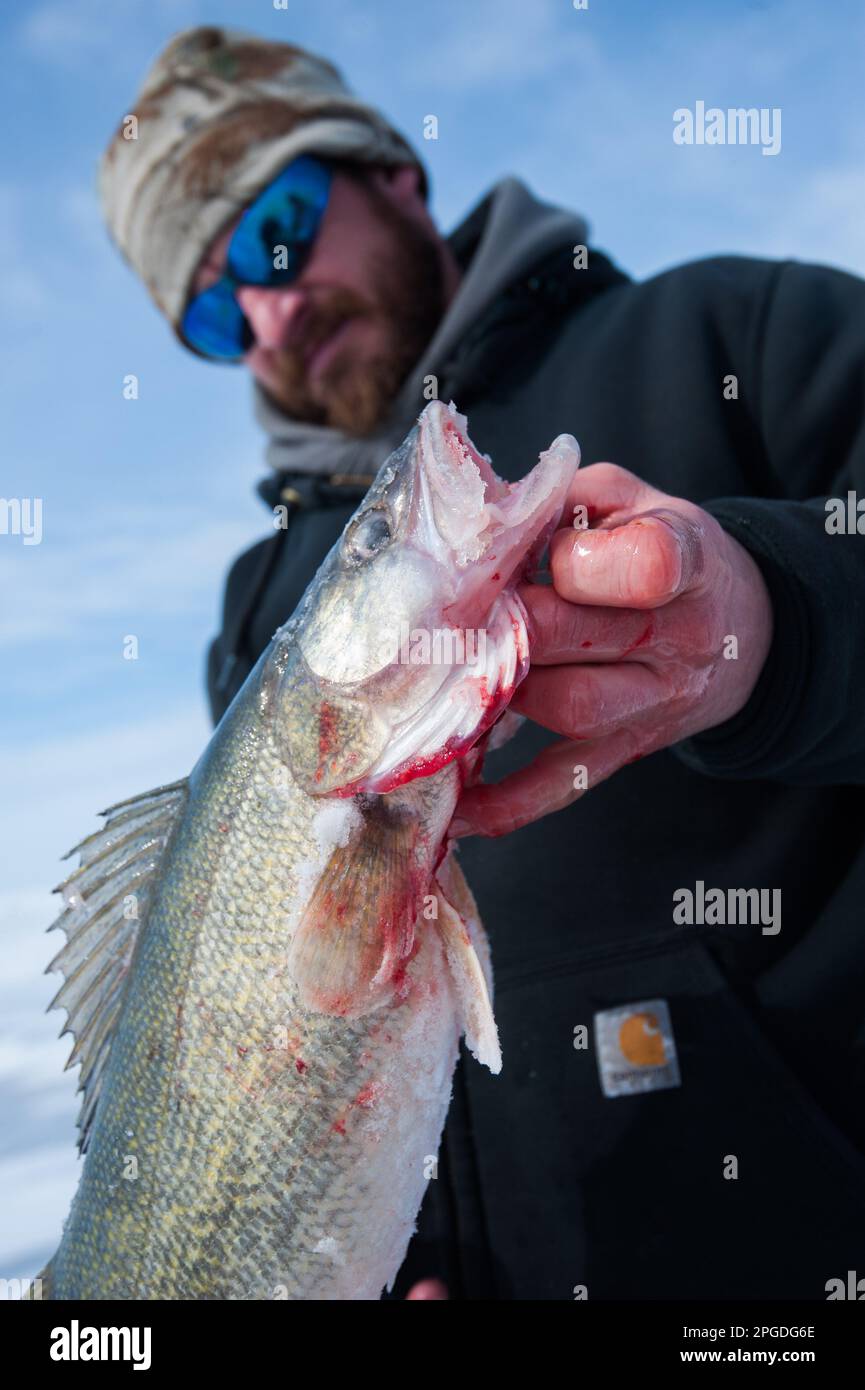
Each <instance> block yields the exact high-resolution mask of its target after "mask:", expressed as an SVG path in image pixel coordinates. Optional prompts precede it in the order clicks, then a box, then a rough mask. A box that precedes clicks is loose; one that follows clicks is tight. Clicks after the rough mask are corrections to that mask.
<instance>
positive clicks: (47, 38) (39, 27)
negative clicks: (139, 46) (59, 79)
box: [18, 0, 207, 66]
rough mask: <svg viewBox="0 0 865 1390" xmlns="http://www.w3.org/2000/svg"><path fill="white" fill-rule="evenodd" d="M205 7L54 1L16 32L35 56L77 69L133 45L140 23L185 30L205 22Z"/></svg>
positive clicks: (162, 1) (184, 0)
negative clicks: (91, 60)
mask: <svg viewBox="0 0 865 1390" xmlns="http://www.w3.org/2000/svg"><path fill="white" fill-rule="evenodd" d="M202 8H203V7H202V6H201V5H199V4H196V3H195V0H112V3H111V4H110V5H106V4H105V3H104V0H51V3H48V4H43V5H39V6H37V8H36V9H33V10H31V12H30V13H29V14H28V15H27V18H26V19H25V20H24V21H23V23H22V24H21V26H20V28H19V31H18V33H19V39H20V42H21V43H22V44H23V46H24V47H25V48H26V49H27V50H28V52H30V53H31V54H32V55H33V56H34V57H37V58H41V59H46V60H49V61H51V62H56V63H61V64H63V65H64V66H75V65H77V64H80V63H81V62H83V61H85V60H87V59H92V58H93V57H94V56H96V55H98V54H103V53H110V52H112V51H113V52H115V53H116V52H117V50H118V48H121V47H129V46H130V44H134V43H135V40H136V34H135V27H136V26H137V25H140V26H141V27H143V28H145V29H146V28H148V27H150V22H152V21H154V20H155V21H157V22H158V24H160V25H165V24H170V25H171V26H172V27H176V28H177V29H182V28H185V27H186V26H187V25H188V24H192V23H194V22H195V21H196V19H200V20H202V21H205V20H206V18H207V16H206V14H203V13H202ZM166 37H167V36H166Z"/></svg>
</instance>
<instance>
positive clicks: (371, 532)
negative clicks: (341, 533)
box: [344, 505, 393, 560]
mask: <svg viewBox="0 0 865 1390" xmlns="http://www.w3.org/2000/svg"><path fill="white" fill-rule="evenodd" d="M392 540H393V527H392V523H391V518H390V513H389V511H388V509H387V508H386V507H384V506H382V505H378V506H373V507H368V508H367V510H366V511H365V512H362V513H361V515H360V516H359V517H356V518H355V520H354V521H353V522H352V523H351V525H350V526H349V529H348V532H347V534H346V538H345V543H344V550H345V552H346V553H347V555H348V556H349V558H350V559H353V560H371V559H372V557H373V556H374V555H377V554H378V553H379V552H380V551H382V550H384V549H385V547H386V546H388V545H390V542H391V541H392Z"/></svg>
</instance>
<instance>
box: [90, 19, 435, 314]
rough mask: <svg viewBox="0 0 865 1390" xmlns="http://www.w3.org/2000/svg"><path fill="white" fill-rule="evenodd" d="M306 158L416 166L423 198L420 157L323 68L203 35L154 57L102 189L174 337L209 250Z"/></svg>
mask: <svg viewBox="0 0 865 1390" xmlns="http://www.w3.org/2000/svg"><path fill="white" fill-rule="evenodd" d="M132 116H134V117H135V120H134V121H133V120H131V119H130V117H132ZM304 153H307V154H317V155H321V156H323V157H327V156H328V155H330V156H331V157H332V158H339V159H356V160H358V161H366V162H367V163H375V164H414V165H415V166H416V167H417V168H418V169H419V171H420V176H421V188H422V192H423V196H424V197H427V196H428V185H427V177H426V172H425V170H424V168H423V165H422V164H421V162H420V159H419V158H418V156H417V154H416V153H415V152H414V150H413V149H412V148H411V146H410V145H409V144H408V142H407V141H406V140H405V139H404V138H403V137H402V136H401V135H400V134H399V132H398V131H396V130H394V128H393V127H392V126H391V125H389V124H388V122H387V121H386V120H385V119H384V117H383V116H382V115H380V113H379V112H378V111H376V110H374V109H373V107H371V106H366V105H365V104H364V103H363V102H361V101H358V100H357V98H356V97H354V96H353V95H352V93H351V91H350V90H349V88H348V87H347V86H346V84H345V82H344V80H343V78H342V76H341V74H340V73H339V72H338V70H337V69H336V68H335V67H334V66H333V65H332V64H331V63H329V62H327V61H326V59H324V58H319V57H317V56H316V55H315V54H313V53H308V52H306V50H305V49H302V48H297V47H295V46H294V45H293V44H288V43H276V42H273V41H272V40H269V39H259V38H255V37H254V36H252V35H250V34H244V33H240V32H238V31H236V30H231V29H217V28H212V27H209V26H207V27H200V28H196V29H187V30H186V31H185V32H184V33H182V34H178V35H177V36H176V37H175V38H174V39H172V41H171V42H170V43H169V45H168V47H167V48H166V49H165V51H164V52H163V53H162V54H161V55H160V56H159V57H158V58H157V60H156V62H155V63H154V65H153V67H152V68H151V69H150V72H149V73H148V74H147V76H146V78H145V80H144V84H143V86H142V87H141V90H140V92H139V93H138V97H137V100H136V103H135V105H134V107H133V109H132V111H131V112H130V114H129V115H128V116H126V117H124V119H123V120H122V121H121V123H120V126H119V127H118V130H117V132H116V134H115V135H114V137H113V139H112V140H111V143H110V144H109V146H108V148H107V150H106V152H105V154H104V156H103V158H102V164H101V167H100V180H99V186H100V196H101V199H102V207H103V211H104V214H105V219H106V222H107V224H108V228H109V231H110V233H111V236H112V238H113V239H114V241H115V242H116V243H117V246H118V247H119V248H120V250H121V252H122V253H123V255H124V256H125V258H126V260H127V261H128V262H129V264H130V265H131V266H132V268H133V269H134V270H135V271H136V272H137V273H138V274H139V275H140V276H141V278H142V280H143V281H144V283H145V285H146V286H147V288H148V290H149V291H150V293H151V295H152V296H153V298H154V300H155V301H156V303H157V305H158V306H159V308H160V309H161V310H162V312H163V313H164V314H165V315H166V317H167V318H168V319H169V321H170V322H171V324H172V325H173V326H174V328H175V330H177V328H178V325H179V323H180V320H181V318H182V315H183V311H184V309H185V307H186V300H187V296H188V293H189V286H190V282H191V280H192V278H193V276H194V274H195V271H196V268H197V267H198V264H199V262H200V261H201V258H202V256H203V255H204V253H205V251H206V250H207V248H208V247H209V246H210V244H211V243H212V242H213V240H214V239H215V238H216V237H217V236H218V235H219V233H220V231H221V230H222V229H223V228H224V227H225V226H226V225H227V224H228V223H229V222H231V221H232V220H233V219H234V218H235V217H236V216H237V214H238V213H239V212H240V211H241V210H242V208H243V207H245V206H246V204H247V203H249V202H250V201H251V199H253V198H254V197H255V196H256V194H258V193H259V192H260V191H261V189H262V188H264V187H266V185H267V184H268V183H269V182H270V181H271V179H273V178H275V177H276V175H277V174H278V173H279V171H280V169H282V168H284V167H285V165H286V164H288V163H289V162H290V161H291V160H292V159H294V158H296V157H297V156H298V155H300V154H304Z"/></svg>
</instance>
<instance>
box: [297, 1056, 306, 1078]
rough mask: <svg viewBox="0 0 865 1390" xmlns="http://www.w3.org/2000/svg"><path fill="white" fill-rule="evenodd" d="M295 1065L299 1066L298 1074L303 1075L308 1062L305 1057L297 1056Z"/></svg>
mask: <svg viewBox="0 0 865 1390" xmlns="http://www.w3.org/2000/svg"><path fill="white" fill-rule="evenodd" d="M294 1065H295V1067H296V1068H297V1073H298V1076H303V1073H304V1072H305V1071H306V1062H305V1061H304V1060H303V1058H302V1057H295V1059H294Z"/></svg>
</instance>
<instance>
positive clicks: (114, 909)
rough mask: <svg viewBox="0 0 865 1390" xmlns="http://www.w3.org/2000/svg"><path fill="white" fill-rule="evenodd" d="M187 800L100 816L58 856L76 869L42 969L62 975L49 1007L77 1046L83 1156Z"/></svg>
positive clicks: (178, 787) (174, 798)
mask: <svg viewBox="0 0 865 1390" xmlns="http://www.w3.org/2000/svg"><path fill="white" fill-rule="evenodd" d="M186 794H187V784H186V780H185V779H184V780H183V781H181V782H172V784H171V785H170V786H167V787H157V788H156V789H155V790H154V791H150V792H145V793H144V794H143V795H142V796H136V797H131V798H130V799H129V800H128V801H121V802H119V803H118V804H117V805H116V806H109V808H108V810H107V811H102V812H101V814H102V815H103V816H104V817H105V824H104V825H103V826H102V829H101V830H97V831H95V832H94V833H93V834H92V835H88V836H87V838H86V839H85V840H82V841H81V843H80V844H78V845H76V846H75V848H74V849H71V850H70V851H69V854H67V855H65V856H64V857H65V858H67V859H68V858H69V855H71V854H75V853H76V851H77V853H78V856H79V865H78V868H77V869H74V870H73V871H72V872H71V873H70V874H69V875H68V877H67V878H65V879H64V881H63V882H62V883H61V884H59V885H58V887H57V888H55V890H54V891H55V893H62V894H63V898H64V901H65V903H66V907H65V909H64V911H63V912H61V914H60V916H59V917H58V918H57V921H56V922H54V923H53V924H52V926H50V927H49V928H48V930H49V931H53V930H54V928H55V927H61V928H62V929H63V931H64V932H65V933H66V945H65V946H64V947H63V948H62V950H60V951H58V953H57V955H56V956H55V957H54V959H53V960H52V962H51V964H50V965H49V966H48V970H49V971H52V970H59V971H61V972H62V974H63V984H62V985H61V986H60V989H59V990H58V991H57V993H56V995H55V996H54V998H53V999H52V1001H51V1003H50V1004H49V1005H48V1007H49V1009H55V1008H65V1009H66V1010H67V1017H66V1024H65V1026H64V1028H63V1030H62V1032H61V1034H60V1036H61V1037H62V1036H63V1034H64V1033H72V1034H73V1035H74V1038H75V1044H74V1046H73V1048H72V1054H71V1056H70V1058H69V1061H68V1062H67V1064H66V1065H67V1068H69V1067H72V1066H75V1065H76V1064H77V1063H79V1062H80V1063H81V1076H80V1081H79V1085H78V1089H79V1091H83V1092H84V1099H83V1100H82V1103H81V1113H80V1115H79V1117H78V1129H79V1135H78V1148H79V1151H80V1152H81V1153H84V1151H85V1149H86V1148H87V1140H88V1136H89V1134H90V1129H91V1126H92V1123H93V1116H94V1114H95V1111H96V1104H97V1101H98V1099H99V1089H100V1085H101V1082H102V1077H103V1075H104V1072H105V1063H106V1060H107V1058H108V1055H109V1052H110V1049H111V1038H112V1035H113V1032H114V1024H115V1022H116V1020H117V1014H118V1010H119V1007H120V1001H121V999H122V997H123V984H124V981H125V979H126V973H127V971H128V969H129V964H130V961H131V960H132V953H133V951H134V950H135V943H136V941H137V939H138V933H139V932H140V931H141V929H142V926H143V925H144V923H145V922H146V920H147V914H148V911H149V909H150V902H151V899H152V896H153V886H154V883H155V881H156V878H157V875H158V870H159V866H160V864H161V862H162V856H163V853H164V851H165V846H166V844H167V843H168V840H169V838H170V836H171V832H172V830H173V828H174V826H175V825H176V823H177V821H178V818H179V816H180V813H181V811H182V810H183V807H184V805H185V803H186ZM46 973H47V972H46Z"/></svg>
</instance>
